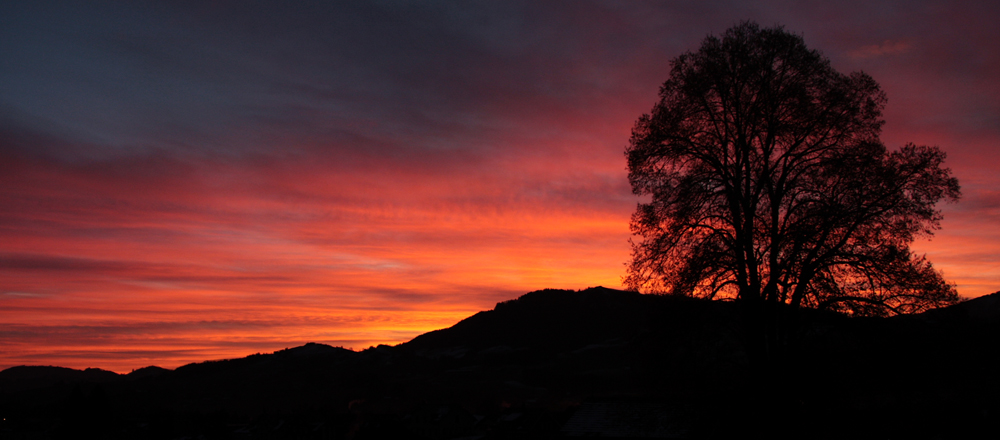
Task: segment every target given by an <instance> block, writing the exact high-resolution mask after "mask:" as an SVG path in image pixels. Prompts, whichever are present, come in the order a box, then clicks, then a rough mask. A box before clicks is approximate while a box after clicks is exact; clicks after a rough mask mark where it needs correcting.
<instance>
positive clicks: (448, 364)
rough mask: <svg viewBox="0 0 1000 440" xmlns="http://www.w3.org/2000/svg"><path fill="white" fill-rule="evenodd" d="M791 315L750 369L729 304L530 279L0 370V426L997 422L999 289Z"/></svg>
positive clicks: (927, 425)
mask: <svg viewBox="0 0 1000 440" xmlns="http://www.w3.org/2000/svg"><path fill="white" fill-rule="evenodd" d="M798 316H799V317H798V318H797V319H798V321H797V324H796V325H797V326H798V327H797V328H798V330H797V331H796V333H795V334H796V336H794V337H793V338H791V339H790V340H789V341H788V353H789V355H788V356H789V357H788V359H787V360H786V361H785V362H782V363H780V367H781V368H782V370H781V371H775V372H766V373H764V374H763V375H762V373H760V372H759V371H755V370H753V369H751V368H748V365H749V363H748V360H747V357H746V354H745V352H744V351H743V348H742V347H743V338H744V337H745V336H744V335H743V334H742V332H741V324H740V322H741V321H740V315H739V310H738V308H737V305H736V304H734V303H725V302H712V301H702V300H695V299H690V298H684V297H674V296H655V295H640V294H637V293H634V292H624V291H618V290H613V289H606V288H602V287H596V288H591V289H586V290H583V291H568V290H542V291H536V292H531V293H528V294H525V295H523V296H521V297H520V298H517V299H514V300H510V301H504V302H501V303H499V304H497V305H496V307H495V308H494V309H493V310H489V311H483V312H479V313H477V314H475V315H473V316H470V317H469V318H466V319H464V320H462V321H461V322H459V323H457V324H455V325H454V326H452V327H450V328H447V329H442V330H437V331H433V332H429V333H426V334H423V335H420V336H418V337H416V338H414V339H413V340H411V341H409V342H407V343H404V344H400V345H398V346H395V347H389V346H379V347H375V348H371V349H368V350H364V351H361V352H354V351H350V350H346V349H342V348H336V347H330V346H327V345H323V344H313V343H310V344H306V345H305V346H302V347H295V348H291V349H286V350H281V351H278V352H275V353H271V354H257V355H252V356H248V357H245V358H240V359H232V360H224V361H210V362H201V363H195V364H189V365H185V366H183V367H180V368H177V369H176V370H166V369H162V368H158V367H147V368H142V369H139V370H135V371H133V372H132V373H129V374H126V375H118V374H115V373H113V372H108V371H103V370H96V369H88V370H83V371H81V370H72V369H67V368H60V367H23V366H22V367H14V368H10V369H7V370H4V371H2V372H0V413H2V414H3V419H4V420H3V421H2V423H0V434H3V435H0V437H5V436H7V437H26V438H28V437H38V438H62V437H65V438H70V437H77V436H79V434H80V433H81V432H83V433H90V434H94V435H98V436H103V437H105V438H177V437H184V436H188V437H191V438H196V437H199V436H203V437H205V438H458V437H469V438H530V437H532V436H535V437H537V438H552V437H559V436H564V437H565V436H577V435H587V436H602V435H603V436H618V437H622V436H624V437H633V438H644V437H722V438H729V437H732V436H733V435H738V434H740V435H742V434H745V433H748V432H759V433H764V434H768V435H771V436H778V437H781V436H789V437H802V436H805V437H822V436H828V437H844V436H850V437H859V436H860V437H866V436H870V437H906V438H914V437H917V438H919V437H934V436H940V437H955V436H956V435H957V436H959V437H962V436H964V435H965V434H970V433H974V432H979V431H981V430H986V431H985V432H991V433H994V434H996V433H1000V429H998V428H997V425H996V424H994V423H993V422H994V421H995V420H997V418H998V417H1000V397H998V396H1000V378H998V375H997V374H996V371H1000V352H998V349H997V347H998V344H997V338H998V337H1000V292H998V293H996V294H993V295H988V296H986V297H982V298H977V299H974V300H970V301H966V302H964V303H961V304H958V305H956V306H952V307H949V308H946V309H941V310H934V311H930V312H927V313H924V314H921V315H914V316H901V317H895V318H888V319H851V318H846V317H843V316H840V315H835V314H828V313H818V312H815V311H804V312H803V313H801V314H800V315H798ZM775 412H778V413H780V414H781V416H780V417H773V418H772V417H770V416H768V415H769V414H774V413H775ZM628 420H631V422H629V421H628ZM832 420H836V423H835V424H831V421H832ZM639 425H642V426H644V427H643V428H641V429H640V428H638V427H637V426H639ZM818 433H821V434H823V435H817V434H818ZM859 433H861V434H859ZM477 436H479V437H477Z"/></svg>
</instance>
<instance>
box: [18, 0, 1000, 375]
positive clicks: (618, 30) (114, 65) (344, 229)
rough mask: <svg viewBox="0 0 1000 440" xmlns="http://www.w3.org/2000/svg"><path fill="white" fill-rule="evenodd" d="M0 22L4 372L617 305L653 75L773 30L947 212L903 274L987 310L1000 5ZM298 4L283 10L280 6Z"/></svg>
mask: <svg viewBox="0 0 1000 440" xmlns="http://www.w3.org/2000/svg"><path fill="white" fill-rule="evenodd" d="M957 3H961V4H960V5H958V6H956V5H951V4H949V3H948V2H943V1H942V2H915V1H902V2H870V1H859V2H853V3H851V2H801V3H800V2H768V3H764V4H760V5H755V6H747V5H744V2H739V1H732V2H679V1H670V2H640V1H637V2H622V3H618V2H610V3H603V2H584V1H573V2H537V1H525V2H512V1H497V2H454V3H443V2H339V1H338V2H315V3H313V2H245V1H191V2H173V1H171V2H162V3H157V2H125V1H121V2H78V3H64V2H45V1H24V2H3V3H2V5H0V369H2V368H7V367H10V366H14V365H22V364H29V365H60V366H66V367H73V368H84V367H100V368H105V369H110V370H113V371H118V372H128V371H130V370H131V369H134V368H139V367H143V366H147V365H159V366H162V367H167V368H174V367H177V366H179V365H182V364H185V363H189V362H194V361H202V360H208V359H220V358H231V357H241V356H245V355H248V354H252V353H255V352H271V351H274V350H278V349H282V348H286V347H292V346H297V345H301V344H303V343H306V342H321V343H327V344H331V345H339V346H343V347H348V348H353V349H363V348H366V347H368V346H371V345H376V344H380V343H385V344H395V343H399V342H403V341H406V340H409V339H410V338H412V337H413V336H415V335H417V334H420V333H423V332H426V331H429V330H433V329H436V328H443V327H448V326H450V325H452V324H454V323H455V322H457V321H458V320H460V319H462V318H464V317H466V316H468V315H470V314H472V313H475V312H476V311H478V310H485V309H489V308H492V307H493V305H494V304H495V303H496V302H498V301H502V300H507V299H511V298H515V297H517V296H519V295H521V294H523V293H525V292H528V291H531V290H538V289H542V288H564V289H582V288H586V287H590V286H597V285H603V286H606V287H615V288H620V286H621V276H622V275H623V274H624V271H625V266H624V263H625V262H626V261H627V260H628V258H629V244H628V239H629V228H628V221H629V217H630V215H631V213H632V211H633V210H634V209H635V206H636V203H637V202H638V201H639V199H638V198H637V197H635V196H633V195H632V193H631V190H630V188H629V185H628V181H627V171H626V163H625V158H624V155H623V151H624V148H625V146H626V144H627V142H628V138H629V134H630V130H631V127H632V125H633V124H634V122H635V120H636V119H637V118H638V117H639V116H640V115H641V114H642V113H644V112H648V111H649V110H650V109H651V108H652V106H653V104H654V102H655V101H656V99H657V91H658V89H659V86H660V85H661V84H662V83H663V81H664V80H665V79H666V78H667V74H668V72H669V62H670V60H671V59H672V58H674V57H676V56H677V55H679V54H681V53H682V52H684V51H693V50H697V49H698V47H699V46H700V44H701V41H702V40H703V39H704V37H705V36H706V35H709V34H715V35H717V34H720V33H721V32H723V31H725V30H726V29H727V28H729V27H731V26H733V25H734V24H737V23H738V22H740V21H742V20H754V21H757V22H758V23H759V24H761V25H762V26H772V25H779V24H780V25H783V26H785V28H786V29H788V30H790V31H792V32H795V33H797V34H800V35H802V36H803V37H804V39H805V42H806V44H807V45H808V46H809V47H810V48H812V49H817V50H819V51H821V52H822V53H823V54H824V55H825V56H827V57H828V58H829V59H830V60H831V62H832V64H833V66H834V67H835V68H836V69H838V70H840V71H841V72H844V73H847V72H851V71H857V70H863V71H865V72H867V73H868V74H870V75H871V76H872V77H873V78H874V79H875V80H876V81H878V82H879V83H880V84H881V86H882V88H883V90H884V91H885V92H886V94H887V95H888V98H889V103H888V105H887V107H886V109H885V112H884V117H885V120H886V124H885V129H884V133H883V136H882V139H883V140H884V141H885V143H886V144H887V145H888V146H889V147H890V148H897V147H898V146H900V145H902V144H904V143H906V142H914V143H917V144H927V145H937V146H939V147H941V149H942V150H944V151H945V152H947V154H948V161H947V163H946V165H947V166H949V167H950V168H951V169H952V171H953V174H954V175H955V176H956V177H957V178H958V179H959V181H960V183H961V185H962V191H963V198H962V200H961V201H960V202H959V203H957V204H949V205H941V208H942V209H943V211H944V214H945V220H944V222H942V229H941V230H940V231H938V232H937V234H936V235H935V236H934V238H933V240H931V241H927V240H926V239H922V240H920V241H918V242H916V243H914V245H913V249H914V250H915V251H916V252H918V253H921V254H923V253H926V254H927V256H928V258H929V259H930V260H931V261H932V262H933V263H934V265H935V267H937V268H939V269H941V270H943V272H944V275H945V278H946V279H947V280H949V281H951V282H954V283H956V284H957V286H958V291H959V294H961V295H962V296H965V297H976V296H980V295H984V294H987V293H991V292H994V291H997V290H1000V26H998V25H997V23H998V22H1000V3H997V2H995V1H983V2H957ZM292 4H294V5H295V6H289V5H292Z"/></svg>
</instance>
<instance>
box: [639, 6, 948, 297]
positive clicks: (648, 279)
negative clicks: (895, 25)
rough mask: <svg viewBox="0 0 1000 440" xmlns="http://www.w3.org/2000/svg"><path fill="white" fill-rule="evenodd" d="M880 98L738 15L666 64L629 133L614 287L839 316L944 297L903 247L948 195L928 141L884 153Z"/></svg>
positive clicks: (798, 42)
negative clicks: (620, 261)
mask: <svg viewBox="0 0 1000 440" xmlns="http://www.w3.org/2000/svg"><path fill="white" fill-rule="evenodd" d="M885 103H886V96H885V94H884V93H883V92H882V90H881V89H880V87H879V85H878V84H877V83H876V82H875V80H873V79H872V78H871V77H870V76H868V75H867V74H865V73H862V72H854V73H851V74H847V75H845V74H841V73H839V72H837V71H836V70H834V69H833V68H832V67H831V66H830V62H829V60H828V59H826V58H824V57H823V56H822V55H821V54H820V53H818V52H817V51H815V50H810V49H808V48H807V47H806V45H805V43H804V42H803V40H802V38H801V37H800V36H798V35H794V34H791V33H789V32H787V31H785V30H784V29H782V28H780V27H776V28H767V29H762V28H760V27H759V26H758V25H756V24H754V23H749V22H745V23H742V24H739V25H737V26H735V27H733V28H730V29H729V30H727V31H726V32H725V33H724V34H723V35H722V37H721V38H719V37H715V36H709V37H707V38H706V39H705V40H704V42H703V44H702V46H701V48H700V49H699V50H698V51H697V52H688V53H684V54H682V55H680V56H679V57H677V58H675V59H674V60H672V63H671V71H670V76H669V78H668V79H667V81H666V82H665V83H664V84H663V86H662V87H661V88H660V99H659V102H657V103H656V105H655V106H654V107H653V109H652V112H651V113H649V114H645V115H642V116H641V117H640V118H639V120H638V121H637V122H636V124H635V127H634V128H633V131H632V137H631V139H630V143H629V146H628V147H627V148H626V150H625V154H626V156H627V158H628V169H629V181H630V183H631V184H632V189H633V192H634V193H635V194H637V195H641V196H651V198H650V199H649V202H648V203H640V204H639V206H638V209H637V210H636V212H635V213H634V214H633V216H632V222H631V228H632V232H633V234H634V235H636V236H637V238H638V239H633V240H632V260H631V263H630V264H629V266H628V274H627V275H626V277H625V279H624V283H625V285H626V286H627V287H629V288H631V289H634V290H642V291H648V292H662V293H673V294H682V295H689V296H698V297H707V298H731V299H737V300H741V301H748V302H761V303H785V304H789V305H791V306H793V307H813V308H821V309H830V310H836V311H841V312H844V313H848V314H854V315H866V316H871V315H875V316H884V315H892V314H899V313H914V312H920V311H923V310H926V309H929V308H933V307H937V306H941V305H946V304H951V303H954V302H957V301H958V296H957V293H956V291H955V288H954V286H953V285H950V284H949V283H947V282H945V281H944V279H943V278H942V276H941V274H940V273H939V272H938V271H937V270H935V269H934V268H933V267H932V265H931V263H930V262H929V261H927V259H926V258H924V257H923V256H918V255H915V254H914V253H913V252H911V251H910V249H909V246H910V244H911V243H912V242H913V240H914V239H915V238H917V237H920V236H928V235H931V234H932V233H933V231H934V230H935V229H937V228H939V227H940V220H941V218H942V216H941V212H940V210H938V209H936V204H937V203H938V202H939V201H942V200H946V201H954V200H958V198H959V197H960V188H959V184H958V180H957V179H955V178H954V177H952V176H951V171H950V170H949V169H947V168H945V167H943V163H944V159H945V154H944V153H943V152H942V151H941V150H940V149H939V148H937V147H929V146H921V145H914V144H907V145H905V146H902V147H901V148H899V149H897V150H893V151H889V150H888V149H887V148H886V147H885V146H884V145H883V143H882V142H881V140H880V139H879V136H880V133H881V128H882V125H883V122H884V121H883V120H882V109H883V107H884V106H885Z"/></svg>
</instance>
